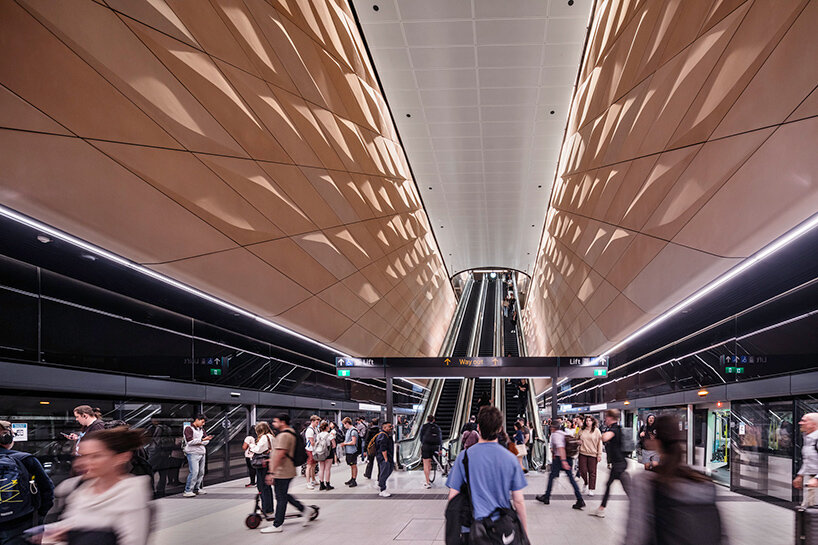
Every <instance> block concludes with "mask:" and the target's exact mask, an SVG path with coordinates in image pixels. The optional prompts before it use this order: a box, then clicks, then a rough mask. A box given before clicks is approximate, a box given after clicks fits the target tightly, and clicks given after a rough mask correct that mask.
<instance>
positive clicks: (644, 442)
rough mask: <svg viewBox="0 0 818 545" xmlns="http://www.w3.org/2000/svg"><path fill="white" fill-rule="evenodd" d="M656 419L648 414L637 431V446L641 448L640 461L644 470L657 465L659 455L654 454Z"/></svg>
mask: <svg viewBox="0 0 818 545" xmlns="http://www.w3.org/2000/svg"><path fill="white" fill-rule="evenodd" d="M655 423H656V417H655V416H654V415H652V414H649V415H648V417H647V418H646V419H645V423H644V425H643V426H642V429H641V430H640V431H639V445H640V446H641V447H642V459H641V460H640V461H641V462H642V464H643V465H644V466H645V469H647V470H651V469H653V468H655V467H656V466H658V465H659V453H658V452H656V424H655Z"/></svg>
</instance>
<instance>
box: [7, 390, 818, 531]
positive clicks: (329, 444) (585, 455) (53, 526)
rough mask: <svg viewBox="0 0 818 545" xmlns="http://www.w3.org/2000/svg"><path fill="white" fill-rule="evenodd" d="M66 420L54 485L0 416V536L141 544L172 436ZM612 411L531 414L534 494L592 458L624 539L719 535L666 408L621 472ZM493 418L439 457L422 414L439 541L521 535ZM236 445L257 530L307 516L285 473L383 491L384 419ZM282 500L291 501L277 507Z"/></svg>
mask: <svg viewBox="0 0 818 545" xmlns="http://www.w3.org/2000/svg"><path fill="white" fill-rule="evenodd" d="M74 417H75V419H76V421H77V423H78V424H80V425H81V430H80V431H78V432H77V433H73V434H65V438H66V439H67V440H69V441H73V442H74V444H73V451H74V452H75V454H76V457H75V459H74V461H73V474H72V476H71V477H70V478H68V479H66V480H64V481H62V482H61V483H60V484H59V485H58V486H56V487H55V486H54V485H53V483H52V481H51V479H50V477H49V475H48V474H47V472H46V471H45V470H44V469H43V466H42V465H41V463H40V461H38V459H37V458H36V457H35V456H33V455H31V454H27V453H23V452H18V451H16V450H14V436H13V433H12V425H11V423H10V422H7V421H2V420H0V478H2V480H3V486H2V488H0V493H2V496H0V498H2V500H3V501H2V502H0V516H2V519H0V545H23V544H26V543H30V542H32V541H30V540H32V539H33V540H34V542H42V543H66V544H69V545H74V544H94V545H103V544H104V545H112V544H119V545H145V544H146V543H147V541H148V538H149V535H150V531H151V528H152V524H153V518H154V512H153V506H152V503H151V501H150V500H151V499H152V498H153V497H155V494H156V490H157V489H159V487H160V486H164V484H163V483H167V482H172V481H173V479H174V478H176V479H177V480H178V470H176V471H174V470H173V468H171V467H169V466H168V467H166V468H165V467H163V468H162V469H158V470H157V469H156V467H152V465H151V463H150V462H149V460H151V459H156V457H157V456H159V454H157V452H159V451H164V454H162V456H163V457H164V456H166V455H167V457H170V455H169V452H171V451H172V450H173V449H174V446H175V445H176V444H177V442H176V441H175V440H174V438H173V437H171V436H170V435H167V432H168V429H165V428H167V426H166V425H164V424H162V423H161V422H160V421H159V419H155V420H154V421H153V422H152V425H151V426H150V427H149V428H148V429H147V430H143V429H134V428H130V427H128V426H127V424H126V423H124V422H122V421H116V420H115V421H109V422H103V421H102V419H101V415H100V414H99V413H98V412H96V411H95V410H94V409H92V408H91V407H89V406H84V405H83V406H79V407H77V408H76V409H75V410H74ZM620 420H621V415H620V413H619V411H618V410H616V409H611V410H608V411H606V412H605V414H604V419H603V422H601V423H600V422H597V419H596V418H595V417H594V416H590V415H589V416H584V417H576V418H573V419H571V420H563V419H560V418H555V419H549V420H547V421H545V422H544V427H545V428H546V429H547V430H548V431H547V433H546V437H547V444H548V449H549V451H550V454H551V456H550V464H545V465H544V467H541V468H539V469H541V470H544V471H545V472H546V473H547V475H548V478H547V483H546V485H545V490H544V492H543V493H542V494H540V495H537V496H536V500H537V501H538V502H540V503H541V504H543V505H546V506H547V505H550V504H551V494H552V490H553V485H554V481H555V480H556V479H558V478H559V477H560V476H561V475H564V476H565V477H566V478H567V479H568V482H569V484H570V486H571V489H572V491H573V493H574V496H575V502H574V503H573V505H572V506H571V507H572V508H573V509H575V510H583V509H584V508H585V507H586V506H587V503H586V499H590V498H592V497H594V495H595V493H596V491H597V468H598V466H599V465H600V464H602V463H606V464H607V465H608V468H609V471H608V473H607V479H606V481H605V483H604V491H603V493H602V499H601V501H600V503H599V504H598V505H597V506H596V507H595V508H594V509H592V510H590V512H589V514H590V515H592V516H594V517H599V518H603V517H605V514H606V509H607V508H608V501H609V499H610V496H611V490H612V486H613V485H614V483H615V482H616V481H619V483H620V484H621V487H622V489H623V490H624V492H625V494H627V496H628V500H629V507H628V517H627V523H626V529H625V538H624V543H625V545H649V544H655V543H663V544H688V543H690V544H692V543H708V544H714V545H717V544H721V543H726V542H727V541H726V536H725V535H724V534H725V530H724V526H723V524H722V522H721V518H720V515H719V511H718V508H717V507H716V488H715V485H714V484H713V483H712V482H711V481H710V480H709V479H708V478H707V477H705V476H704V474H702V473H700V472H698V471H696V470H694V469H692V468H690V467H688V466H687V465H686V464H685V463H684V460H683V458H684V448H685V437H684V435H683V432H682V431H681V426H680V425H679V421H678V420H677V419H676V418H675V417H674V416H671V415H662V416H659V417H655V416H653V415H649V416H648V417H647V418H646V419H645V421H644V422H643V424H642V425H641V427H640V428H639V429H638V432H637V433H636V434H635V435H636V436H637V439H636V441H637V443H636V444H638V446H639V451H640V453H641V459H640V462H641V464H642V465H643V466H644V469H645V470H644V471H640V472H639V474H637V475H635V476H632V475H630V474H629V471H628V458H629V456H630V455H631V454H632V453H633V451H634V450H635V445H634V440H633V437H632V434H630V433H624V432H623V428H622V426H621V423H620ZM206 422H207V420H206V417H205V415H197V416H196V418H195V419H193V421H192V422H190V423H189V424H187V425H185V426H184V429H183V431H182V437H181V446H182V452H183V453H184V455H185V458H186V460H187V464H188V468H189V471H188V476H187V479H186V481H185V490H184V493H183V494H182V495H183V497H187V498H195V497H197V496H200V495H203V494H206V493H207V492H206V490H205V488H204V486H203V482H204V472H205V468H206V463H205V461H206V457H207V446H208V444H209V443H210V441H212V439H213V435H210V434H208V433H207V432H206V431H205V426H206ZM505 425H506V420H505V417H504V415H503V414H502V413H501V412H500V411H499V410H498V409H497V408H496V407H494V406H492V405H485V406H482V407H480V408H479V411H478V413H477V414H476V415H474V416H472V417H471V418H470V419H469V421H468V422H467V423H466V424H465V425H464V426H463V428H462V430H461V431H460V434H459V444H458V445H457V447H458V450H459V453H458V454H457V456H456V457H454V460H453V463H451V464H449V463H448V461H449V459H450V458H449V450H450V449H452V445H451V444H449V445H444V437H443V433H442V431H441V428H440V426H439V425H438V424H437V423H436V419H435V417H434V415H429V416H428V417H427V418H426V421H425V422H424V423H423V425H422V426H420V427H419V429H418V430H417V434H416V435H417V438H418V444H419V445H418V446H419V454H420V458H421V460H422V467H423V476H424V482H423V486H424V487H425V488H431V487H432V482H431V478H430V474H431V472H432V470H433V464H437V467H438V468H441V469H447V470H448V479H447V481H446V486H447V487H448V489H449V494H448V504H447V507H446V512H445V514H446V543H447V545H461V544H465V543H471V544H473V545H478V544H479V545H484V544H485V545H490V544H491V545H493V544H499V543H500V541H498V540H497V538H498V536H502V539H501V541H502V543H503V545H514V544H519V545H525V544H528V543H529V537H528V519H529V512H530V510H531V509H532V506H531V505H529V506H526V503H525V501H524V496H523V490H524V489H525V488H526V487H527V485H528V482H527V478H526V473H527V472H528V471H529V470H533V469H534V467H533V466H531V465H530V462H527V461H526V459H527V456H528V454H529V453H530V451H531V449H530V447H529V445H531V441H532V439H531V436H532V435H533V434H534V427H533V426H531V423H530V422H527V421H525V420H524V419H523V418H520V419H518V420H517V421H515V423H514V429H513V430H509V432H510V433H507V432H506V429H505ZM800 426H801V431H802V433H803V434H804V438H805V440H804V450H803V460H804V463H803V466H802V468H801V470H800V471H799V475H798V477H797V478H796V479H795V481H794V483H793V485H794V486H795V487H796V488H806V493H805V494H804V504H805V505H814V503H815V498H814V497H813V496H814V492H815V490H818V454H816V452H818V448H816V445H818V414H807V415H805V416H804V417H803V418H802V420H801V422H800ZM157 437H158V438H159V440H157ZM544 439H545V438H544ZM242 449H243V450H244V453H245V460H246V464H247V471H248V477H249V482H248V483H247V484H246V486H247V487H255V488H256V489H257V493H258V494H257V498H258V500H257V505H258V509H259V510H260V514H259V516H260V518H261V519H262V520H266V521H267V522H269V524H267V525H265V526H263V527H262V528H261V533H265V534H267V533H280V532H282V531H283V528H282V526H283V524H284V521H285V519H286V518H292V517H298V518H300V520H301V521H302V523H303V525H305V526H306V525H308V524H309V523H311V522H312V521H314V520H315V519H316V518H317V517H318V512H319V511H318V510H319V508H318V506H315V505H304V504H303V503H302V502H300V501H299V500H298V499H297V498H296V497H294V496H293V495H292V494H291V486H292V484H293V482H295V481H296V480H297V479H298V475H299V472H300V474H301V475H303V477H304V479H305V485H304V486H305V487H306V488H307V489H309V490H318V491H325V492H331V491H332V490H334V489H335V488H336V487H335V486H333V485H332V472H333V467H334V466H336V465H338V464H342V463H343V464H346V465H347V466H349V468H350V471H349V475H350V478H349V479H348V480H347V481H346V482H345V483H344V486H346V487H348V488H355V487H357V486H359V478H360V477H361V475H360V472H359V469H358V465H359V464H360V465H363V466H364V468H363V471H362V473H363V478H364V479H373V471H374V467H375V465H376V464H377V469H378V471H377V475H376V476H375V479H376V481H377V485H376V488H377V489H378V496H379V497H381V498H389V497H390V496H391V493H390V492H389V490H388V483H389V477H390V475H391V474H392V472H393V471H394V468H395V442H394V439H393V425H392V423H391V422H379V421H378V420H377V419H375V420H371V421H367V420H366V419H364V418H361V417H358V418H356V420H355V421H353V420H352V419H351V418H349V417H346V418H343V419H341V425H340V426H337V425H336V423H335V422H332V421H327V420H322V419H321V418H320V417H318V416H317V415H314V416H312V417H311V418H310V419H309V422H307V423H306V424H305V425H304V426H303V429H301V430H300V431H296V429H294V428H293V426H292V425H291V422H290V416H289V414H288V413H286V412H284V413H281V414H278V415H276V416H275V417H274V418H273V419H272V421H271V422H269V423H268V422H258V423H257V424H256V425H255V426H254V433H253V434H252V435H249V436H247V437H246V438H245V439H244V441H243V444H242ZM157 474H159V479H158V482H157V478H156V477H157ZM444 474H445V473H444ZM580 482H581V486H580ZM9 483H10V484H9ZM11 499H13V500H14V501H11ZM288 506H291V507H293V508H294V510H295V511H294V512H292V513H291V514H289V515H288V514H287V508H288ZM692 521H694V522H695V524H692V525H691V522H692ZM37 540H40V541H37Z"/></svg>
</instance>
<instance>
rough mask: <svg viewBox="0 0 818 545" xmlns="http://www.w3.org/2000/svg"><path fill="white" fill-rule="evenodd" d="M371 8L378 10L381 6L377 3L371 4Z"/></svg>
mask: <svg viewBox="0 0 818 545" xmlns="http://www.w3.org/2000/svg"><path fill="white" fill-rule="evenodd" d="M372 9H373V10H375V11H378V10H379V9H381V7H380V6H379V5H378V4H372Z"/></svg>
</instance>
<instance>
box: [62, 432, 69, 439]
mask: <svg viewBox="0 0 818 545" xmlns="http://www.w3.org/2000/svg"><path fill="white" fill-rule="evenodd" d="M60 435H62V436H63V437H65V438H66V439H68V438H70V437H71V434H70V433H60Z"/></svg>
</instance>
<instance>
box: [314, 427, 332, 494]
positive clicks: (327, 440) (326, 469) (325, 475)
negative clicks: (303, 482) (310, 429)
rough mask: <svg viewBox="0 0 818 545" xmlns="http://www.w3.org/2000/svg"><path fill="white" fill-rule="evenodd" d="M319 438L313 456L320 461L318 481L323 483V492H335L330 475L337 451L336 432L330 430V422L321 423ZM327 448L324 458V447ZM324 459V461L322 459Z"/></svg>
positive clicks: (316, 440)
mask: <svg viewBox="0 0 818 545" xmlns="http://www.w3.org/2000/svg"><path fill="white" fill-rule="evenodd" d="M318 430H319V431H318V437H316V438H315V447H316V448H314V449H313V452H312V454H313V456H314V457H315V459H316V460H317V461H318V480H319V481H320V483H321V488H320V489H321V490H333V489H334V488H335V487H334V486H332V485H331V484H329V478H330V473H331V472H332V451H333V450H334V449H335V432H334V431H332V430H330V427H329V422H327V421H326V420H325V421H324V422H321V425H320V426H319V427H318ZM319 445H320V446H319ZM325 445H326V448H327V456H326V458H324V457H323V454H318V453H319V452H323V449H324V446H325ZM320 458H323V459H320Z"/></svg>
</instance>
